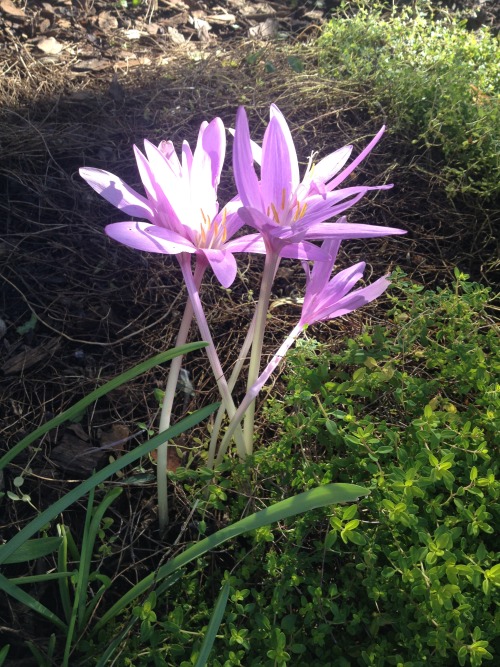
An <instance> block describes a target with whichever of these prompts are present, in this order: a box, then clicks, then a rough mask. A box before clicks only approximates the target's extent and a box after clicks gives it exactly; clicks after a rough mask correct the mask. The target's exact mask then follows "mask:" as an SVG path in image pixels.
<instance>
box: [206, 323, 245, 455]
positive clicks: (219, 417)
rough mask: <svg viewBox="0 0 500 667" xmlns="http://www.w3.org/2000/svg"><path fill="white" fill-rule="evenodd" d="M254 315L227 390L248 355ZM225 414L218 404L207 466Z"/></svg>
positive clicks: (233, 382) (238, 374)
mask: <svg viewBox="0 0 500 667" xmlns="http://www.w3.org/2000/svg"><path fill="white" fill-rule="evenodd" d="M255 317H256V313H254V314H253V317H252V321H251V322H250V326H249V327H248V331H247V335H246V338H245V342H244V343H243V345H242V347H241V350H240V354H239V356H238V359H237V361H236V363H235V365H234V368H233V372H232V373H231V377H230V378H229V382H228V383H227V386H228V387H229V391H230V392H232V391H233V389H234V386H235V384H236V382H237V381H238V378H239V376H240V373H241V369H242V367H243V364H244V363H245V360H246V358H247V355H248V351H249V350H250V347H251V345H252V340H253V336H254V331H255ZM225 414H226V410H225V408H224V406H223V405H221V406H220V408H219V409H218V410H217V416H216V417H215V422H214V427H213V429H212V434H211V436H210V447H209V449H208V458H207V467H208V468H213V465H214V458H215V450H216V448H217V440H218V438H219V434H220V429H221V425H222V420H223V419H224V415H225Z"/></svg>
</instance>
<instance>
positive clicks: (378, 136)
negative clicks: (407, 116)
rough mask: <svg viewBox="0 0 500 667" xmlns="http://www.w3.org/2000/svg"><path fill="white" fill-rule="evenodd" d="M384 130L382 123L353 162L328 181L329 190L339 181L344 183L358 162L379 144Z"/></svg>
mask: <svg viewBox="0 0 500 667" xmlns="http://www.w3.org/2000/svg"><path fill="white" fill-rule="evenodd" d="M384 132H385V125H382V127H381V128H380V130H379V131H378V132H377V134H376V135H375V136H374V137H373V139H372V140H371V141H370V143H369V144H368V146H367V147H366V148H365V149H364V150H362V151H361V153H360V154H359V155H358V157H357V158H356V159H354V160H353V161H352V162H351V164H350V165H349V166H348V167H347V168H346V169H344V171H342V172H341V173H340V174H339V175H338V176H337V178H334V179H333V181H330V183H328V185H327V186H326V187H327V190H329V191H330V190H333V189H334V188H336V187H337V185H338V184H339V183H342V181H344V180H345V179H346V178H347V177H348V176H349V174H350V173H351V172H353V171H354V170H355V169H356V167H357V166H358V164H360V162H362V161H363V160H364V159H365V157H366V156H367V155H368V153H369V152H370V151H371V150H372V149H373V148H374V147H375V146H376V145H377V144H378V142H379V141H380V139H381V137H382V135H383V134H384Z"/></svg>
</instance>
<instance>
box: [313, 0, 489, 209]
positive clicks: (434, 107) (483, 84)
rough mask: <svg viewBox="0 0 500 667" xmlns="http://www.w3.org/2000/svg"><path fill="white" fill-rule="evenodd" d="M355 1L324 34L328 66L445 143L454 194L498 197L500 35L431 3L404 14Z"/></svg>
mask: <svg viewBox="0 0 500 667" xmlns="http://www.w3.org/2000/svg"><path fill="white" fill-rule="evenodd" d="M350 4H352V3H350ZM355 5H356V7H357V10H358V11H357V13H356V14H355V15H354V16H350V17H346V16H344V15H343V14H342V13H340V12H339V14H338V15H337V16H336V17H335V18H334V19H332V20H331V21H330V22H329V23H328V25H327V27H326V29H325V31H324V34H323V36H322V37H321V39H320V42H319V45H320V48H321V56H320V62H321V66H322V68H323V70H324V71H326V72H327V73H328V74H330V75H331V76H333V77H334V78H335V79H337V80H339V79H340V80H349V81H353V80H354V81H358V82H360V83H361V84H363V85H366V86H367V87H368V88H369V89H370V90H371V91H372V92H371V93H370V94H369V95H368V97H367V102H368V104H373V105H375V107H376V109H377V110H378V113H379V112H380V105H382V107H383V108H384V111H386V112H387V113H388V115H389V117H390V124H391V127H395V128H398V129H400V130H403V131H405V132H407V133H408V134H409V135H410V136H412V137H414V141H415V142H416V143H420V144H423V145H425V146H427V147H428V148H431V147H437V148H438V149H439V150H440V151H442V154H443V156H444V161H445V166H444V168H443V170H442V173H441V175H442V176H443V177H444V178H445V183H446V184H447V189H448V191H449V193H450V194H454V193H456V192H471V193H476V194H479V195H480V196H482V197H484V198H486V199H491V200H493V199H494V198H495V197H498V195H499V194H500V184H499V181H498V173H499V170H500V157H499V156H500V72H499V68H498V62H499V61H500V42H499V38H498V37H493V36H492V35H491V33H490V32H488V30H487V29H482V30H480V31H477V32H469V31H468V30H466V29H465V26H464V24H463V22H460V21H458V20H456V19H454V18H450V17H446V16H445V17H444V18H442V19H441V20H432V19H431V18H430V16H429V10H428V4H427V3H417V5H416V7H417V9H416V8H415V7H414V8H407V9H406V10H402V11H401V13H400V14H397V13H396V10H393V12H392V14H391V12H387V11H385V12H384V11H383V9H382V7H381V6H380V5H379V4H376V5H375V6H374V5H373V3H369V5H367V3H363V2H357V3H355ZM346 7H347V5H345V7H344V9H345V8H346ZM418 7H423V9H421V10H420V11H418ZM368 98H369V99H368Z"/></svg>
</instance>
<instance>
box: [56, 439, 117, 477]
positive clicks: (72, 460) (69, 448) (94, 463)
mask: <svg viewBox="0 0 500 667" xmlns="http://www.w3.org/2000/svg"><path fill="white" fill-rule="evenodd" d="M50 460H51V461H52V462H53V463H55V464H56V465H57V466H58V467H59V468H62V470H64V472H65V473H66V474H70V475H77V476H78V477H88V476H89V475H91V474H92V472H93V471H94V470H98V469H99V468H101V467H102V466H103V464H104V463H105V461H106V452H105V451H103V450H102V449H100V448H99V447H89V444H88V443H87V442H85V441H84V440H80V438H78V437H77V436H76V435H73V433H71V432H69V431H66V432H65V433H64V434H63V436H62V438H61V440H60V442H59V444H58V445H57V446H56V447H54V448H53V449H52V451H51V452H50Z"/></svg>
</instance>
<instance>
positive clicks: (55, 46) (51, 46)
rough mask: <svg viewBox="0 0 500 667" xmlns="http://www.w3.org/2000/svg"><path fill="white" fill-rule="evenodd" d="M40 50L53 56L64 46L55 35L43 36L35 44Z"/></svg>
mask: <svg viewBox="0 0 500 667" xmlns="http://www.w3.org/2000/svg"><path fill="white" fill-rule="evenodd" d="M36 46H37V48H38V49H40V51H43V52H44V53H46V54H47V55H49V56H55V55H57V54H58V53H61V51H62V50H63V48H64V45H63V44H61V42H58V41H57V39H56V38H55V37H44V38H43V39H41V40H40V41H39V42H38V44H37V45H36Z"/></svg>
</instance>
